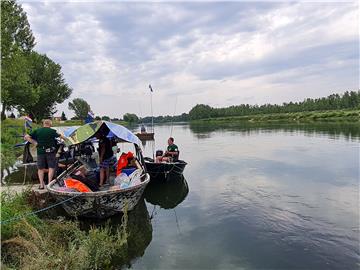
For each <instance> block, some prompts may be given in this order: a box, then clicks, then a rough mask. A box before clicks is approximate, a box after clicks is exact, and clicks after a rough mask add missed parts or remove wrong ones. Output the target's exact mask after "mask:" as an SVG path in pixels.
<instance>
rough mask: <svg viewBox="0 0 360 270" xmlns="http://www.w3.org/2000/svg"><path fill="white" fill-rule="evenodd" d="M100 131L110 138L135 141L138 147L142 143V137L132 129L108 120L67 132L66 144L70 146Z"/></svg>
mask: <svg viewBox="0 0 360 270" xmlns="http://www.w3.org/2000/svg"><path fill="white" fill-rule="evenodd" d="M100 130H101V131H100ZM98 132H104V133H105V134H107V137H108V138H115V139H118V140H119V141H125V142H129V143H134V144H136V145H137V146H138V147H140V145H141V141H140V139H139V138H138V137H137V136H136V135H135V134H133V133H132V132H131V131H130V130H128V129H127V128H125V127H123V126H121V125H117V124H114V123H111V122H108V121H96V122H92V123H88V124H85V125H83V126H81V127H78V128H76V129H74V130H73V131H70V132H66V133H67V134H65V136H66V137H67V140H66V145H67V146H70V145H74V144H79V143H82V142H85V141H87V140H89V139H90V138H93V137H95V135H96V133H98Z"/></svg>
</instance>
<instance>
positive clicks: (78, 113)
mask: <svg viewBox="0 0 360 270" xmlns="http://www.w3.org/2000/svg"><path fill="white" fill-rule="evenodd" d="M69 110H72V111H74V113H75V117H76V118H78V119H81V120H84V119H85V118H86V116H87V114H88V112H89V111H90V110H91V108H90V105H89V104H88V103H87V102H86V101H85V100H83V99H82V98H75V99H73V101H72V102H69Z"/></svg>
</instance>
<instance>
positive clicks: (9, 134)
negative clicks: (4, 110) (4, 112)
mask: <svg viewBox="0 0 360 270" xmlns="http://www.w3.org/2000/svg"><path fill="white" fill-rule="evenodd" d="M24 131H25V130H24V120H21V119H11V118H8V119H5V120H3V121H1V171H3V170H4V169H6V168H9V167H10V166H13V165H14V163H15V161H16V158H17V157H18V156H20V155H21V153H22V151H23V148H21V147H20V148H19V147H18V148H14V145H15V144H17V143H21V142H23V141H24V140H23V138H22V136H23V135H24Z"/></svg>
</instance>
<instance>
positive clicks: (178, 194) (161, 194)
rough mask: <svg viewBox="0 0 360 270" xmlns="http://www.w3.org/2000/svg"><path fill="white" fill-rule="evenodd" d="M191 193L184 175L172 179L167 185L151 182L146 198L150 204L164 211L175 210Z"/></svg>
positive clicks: (145, 194)
mask: <svg viewBox="0 0 360 270" xmlns="http://www.w3.org/2000/svg"><path fill="white" fill-rule="evenodd" d="M188 193H189V186H188V184H187V182H186V179H185V178H184V176H182V175H175V176H173V177H171V179H170V181H167V182H166V183H159V182H150V184H149V185H148V187H147V188H146V190H145V193H144V197H145V200H146V201H147V202H148V203H151V204H152V205H158V206H160V207H161V208H163V209H173V208H175V207H176V206H178V205H179V204H180V203H182V202H183V201H184V200H185V198H186V197H187V195H188Z"/></svg>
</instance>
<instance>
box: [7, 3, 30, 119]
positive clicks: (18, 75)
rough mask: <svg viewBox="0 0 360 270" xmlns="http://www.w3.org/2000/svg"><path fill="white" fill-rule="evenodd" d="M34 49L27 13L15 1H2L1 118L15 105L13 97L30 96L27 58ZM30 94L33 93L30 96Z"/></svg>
mask: <svg viewBox="0 0 360 270" xmlns="http://www.w3.org/2000/svg"><path fill="white" fill-rule="evenodd" d="M34 46H35V38H34V36H33V34H32V31H31V29H30V25H29V22H28V20H27V16H26V13H25V12H24V11H23V9H22V7H21V6H20V5H19V4H17V3H16V1H15V0H3V1H1V79H2V87H1V90H2V91H1V103H2V111H1V118H2V119H4V118H5V111H6V110H8V109H11V108H12V107H14V106H15V105H16V102H17V100H16V98H14V96H13V94H15V95H19V92H22V93H24V96H25V98H27V97H28V96H29V95H30V96H31V95H32V94H31V89H30V88H29V87H28V85H27V81H28V66H27V60H26V56H27V54H28V53H30V52H31V50H32V49H33V48H34ZM28 92H30V93H28Z"/></svg>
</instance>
